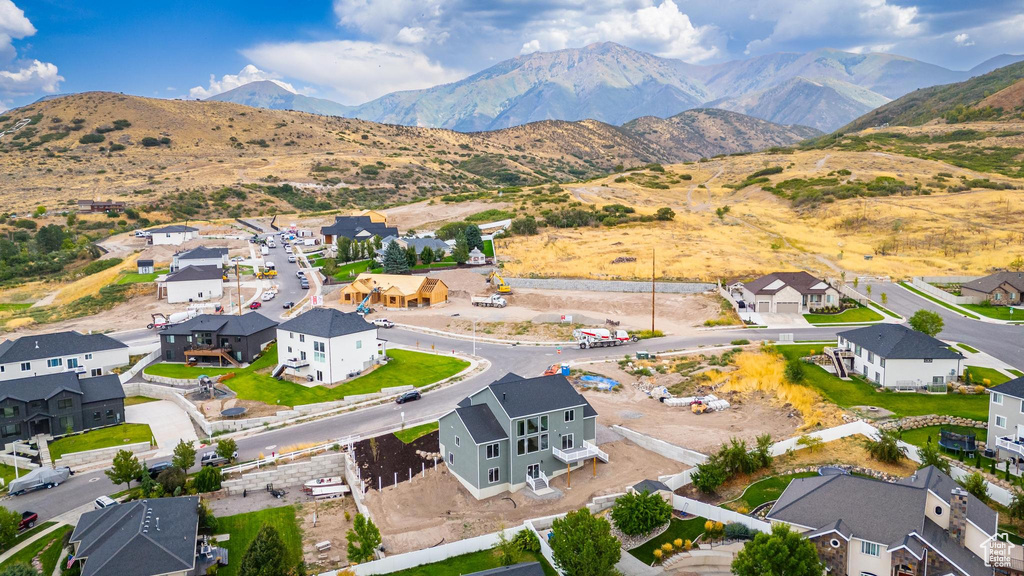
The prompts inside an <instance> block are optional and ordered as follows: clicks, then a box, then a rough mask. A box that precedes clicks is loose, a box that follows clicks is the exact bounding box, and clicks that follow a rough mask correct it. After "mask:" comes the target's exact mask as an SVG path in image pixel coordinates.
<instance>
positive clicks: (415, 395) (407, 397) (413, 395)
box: [395, 390, 422, 404]
mask: <svg viewBox="0 0 1024 576" xmlns="http://www.w3.org/2000/svg"><path fill="white" fill-rule="evenodd" d="M420 398H422V396H420V393H419V392H417V391H416V390H412V391H410V392H406V393H405V394H402V395H401V396H399V397H398V398H395V403H396V404H405V403H406V402H412V401H413V400H419V399H420Z"/></svg>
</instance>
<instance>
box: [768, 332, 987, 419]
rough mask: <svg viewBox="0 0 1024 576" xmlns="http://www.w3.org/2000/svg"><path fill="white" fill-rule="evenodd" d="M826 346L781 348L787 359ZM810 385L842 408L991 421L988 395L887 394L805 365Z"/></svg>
mask: <svg viewBox="0 0 1024 576" xmlns="http://www.w3.org/2000/svg"><path fill="white" fill-rule="evenodd" d="M822 346H823V345H806V344H794V345H785V346H779V347H778V350H779V352H781V353H782V354H783V355H784V356H785V357H786V358H787V359H789V358H801V357H804V356H809V355H810V353H811V350H814V351H815V352H817V353H821V350H822ZM804 374H805V375H806V384H807V385H809V386H811V387H813V388H814V389H816V390H818V391H819V392H821V394H822V395H823V396H824V397H825V398H826V399H828V400H829V401H831V402H833V403H835V404H837V405H838V406H840V407H842V408H851V407H853V406H878V407H879V408H885V409H886V410H890V411H892V412H893V413H895V414H896V416H921V415H925V414H948V415H950V416H962V417H964V418H971V419H973V420H988V395H987V394H972V395H961V394H919V393H913V392H884V391H879V390H878V389H877V388H875V387H874V386H872V385H871V384H868V383H867V382H865V381H863V380H860V379H858V378H854V379H853V380H840V379H839V378H838V377H837V376H835V375H834V374H830V373H828V372H826V371H825V370H824V369H823V368H821V367H820V366H814V365H806V366H804Z"/></svg>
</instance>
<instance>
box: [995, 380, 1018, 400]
mask: <svg viewBox="0 0 1024 576" xmlns="http://www.w3.org/2000/svg"><path fill="white" fill-rule="evenodd" d="M989 390H991V391H992V392H999V393H1000V394H1006V395H1007V396H1013V397H1014V398H1024V376H1022V377H1020V378H1014V379H1013V380H1010V381H1009V382H1003V383H1002V384H1000V385H998V386H993V387H992V388H990V389H989Z"/></svg>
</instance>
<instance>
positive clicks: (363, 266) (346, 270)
mask: <svg viewBox="0 0 1024 576" xmlns="http://www.w3.org/2000/svg"><path fill="white" fill-rule="evenodd" d="M371 264H373V260H361V261H359V262H349V263H348V264H342V265H341V266H338V270H337V271H336V272H335V273H334V278H335V279H337V280H352V279H354V278H355V277H356V276H358V275H360V274H362V273H363V272H366V270H367V269H368V268H369V267H370V265H371Z"/></svg>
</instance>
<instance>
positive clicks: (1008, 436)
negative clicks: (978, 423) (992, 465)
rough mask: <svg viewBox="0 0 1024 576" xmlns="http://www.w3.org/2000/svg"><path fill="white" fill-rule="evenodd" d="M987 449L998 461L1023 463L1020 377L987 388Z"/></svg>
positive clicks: (1023, 383) (1023, 414) (1023, 396)
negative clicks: (995, 454)
mask: <svg viewBox="0 0 1024 576" xmlns="http://www.w3.org/2000/svg"><path fill="white" fill-rule="evenodd" d="M988 447H989V448H995V449H996V451H997V458H998V459H999V460H1011V461H1013V462H1024V378H1014V379H1013V380H1010V381H1009V382H1003V383H1002V384H1000V385H998V386H993V387H992V388H990V389H989V398H988ZM1000 467H1001V466H1000Z"/></svg>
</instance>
